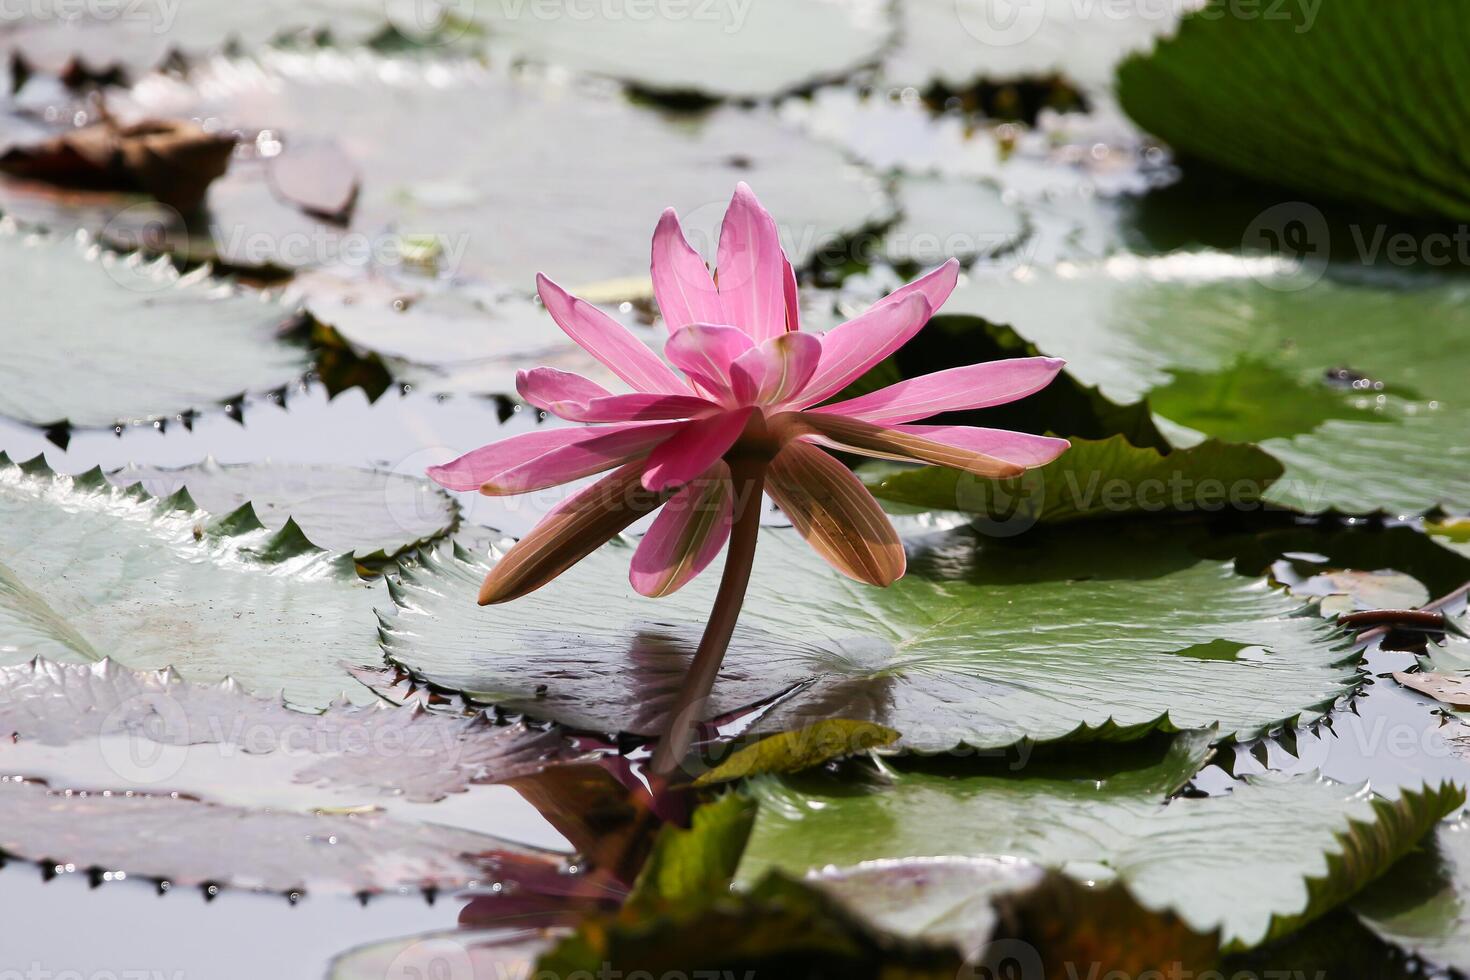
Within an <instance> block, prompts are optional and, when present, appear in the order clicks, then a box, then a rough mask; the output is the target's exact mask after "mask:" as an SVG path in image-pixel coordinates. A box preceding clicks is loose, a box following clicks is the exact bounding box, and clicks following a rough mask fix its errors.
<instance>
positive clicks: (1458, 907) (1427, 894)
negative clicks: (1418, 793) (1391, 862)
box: [1353, 819, 1470, 973]
mask: <svg viewBox="0 0 1470 980" xmlns="http://www.w3.org/2000/svg"><path fill="white" fill-rule="evenodd" d="M1353 910H1354V911H1355V912H1357V914H1358V918H1360V919H1361V920H1362V921H1363V922H1364V924H1366V925H1367V926H1368V928H1370V929H1372V930H1373V931H1374V932H1375V933H1377V934H1378V936H1379V937H1380V938H1382V939H1384V940H1386V941H1388V942H1390V943H1393V944H1394V945H1396V946H1399V947H1400V948H1402V949H1405V950H1408V951H1409V952H1410V953H1413V954H1414V955H1416V956H1420V957H1423V958H1424V959H1425V960H1427V961H1429V962H1430V963H1433V964H1435V965H1437V966H1441V967H1447V968H1449V969H1453V970H1458V971H1460V972H1462V973H1463V972H1466V971H1470V821H1466V820H1464V819H1461V820H1458V821H1456V822H1454V823H1447V824H1444V825H1442V826H1441V827H1440V828H1439V830H1438V831H1437V832H1436V833H1435V835H1434V837H1433V840H1432V843H1431V844H1430V846H1428V847H1426V848H1425V849H1424V850H1423V851H1422V852H1421V853H1419V854H1415V855H1413V856H1412V857H1410V858H1407V859H1405V860H1404V861H1403V862H1402V863H1400V864H1399V865H1398V867H1396V868H1394V870H1393V871H1391V872H1390V873H1389V874H1388V875H1386V876H1385V877H1384V878H1383V880H1382V883H1381V886H1380V887H1378V888H1375V889H1373V890H1372V891H1370V892H1368V893H1366V894H1364V895H1363V896H1362V897H1360V898H1359V899H1358V900H1357V901H1355V902H1354V903H1353Z"/></svg>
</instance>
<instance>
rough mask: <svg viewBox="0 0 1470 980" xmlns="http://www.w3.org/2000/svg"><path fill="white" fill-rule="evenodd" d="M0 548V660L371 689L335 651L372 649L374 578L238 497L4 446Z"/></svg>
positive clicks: (365, 654)
mask: <svg viewBox="0 0 1470 980" xmlns="http://www.w3.org/2000/svg"><path fill="white" fill-rule="evenodd" d="M0 555H3V556H4V557H3V560H0V633H3V634H4V635H5V637H6V640H5V643H4V645H3V646H0V665H3V664H16V663H21V662H23V661H26V660H30V659H32V658H34V657H37V656H42V657H47V658H49V659H52V660H57V661H62V662H66V663H89V662H96V661H99V660H102V659H103V658H104V657H106V658H111V659H112V660H115V661H117V662H119V663H121V664H123V665H125V666H128V667H132V668H135V669H158V668H163V667H174V668H176V669H177V670H178V671H179V672H180V673H181V674H182V675H184V676H185V677H187V678H189V679H191V680H201V681H218V680H221V679H223V678H225V677H233V678H235V679H236V680H238V681H239V682H240V683H241V684H243V685H244V686H245V687H246V688H247V689H248V690H251V691H255V692H268V693H271V694H274V693H276V692H280V691H282V690H284V693H285V697H286V700H287V702H289V703H290V704H291V705H293V706H297V707H302V708H321V707H324V706H326V705H327V704H329V703H331V702H332V701H334V700H336V699H337V698H338V697H340V696H341V695H342V693H343V692H344V691H347V692H349V694H350V696H351V697H352V698H353V699H354V700H356V701H359V702H362V703H367V702H369V701H371V700H373V695H372V693H371V692H370V691H368V690H367V689H366V688H365V687H363V686H362V685H361V684H359V683H358V682H357V681H356V680H354V679H353V678H352V676H351V675H350V674H349V673H348V672H347V671H346V670H345V669H344V667H343V666H342V664H343V663H344V662H346V663H349V664H359V663H370V662H373V661H375V660H377V659H378V655H377V651H376V626H375V622H374V617H373V609H374V606H375V604H376V603H377V602H378V601H380V600H381V598H382V596H383V593H382V591H381V586H380V585H374V584H371V583H368V582H365V581H363V580H362V579H360V578H359V577H358V575H357V571H356V566H355V563H354V562H353V561H352V558H351V556H350V555H341V556H332V555H330V554H327V553H326V552H322V551H319V550H317V549H316V548H314V547H312V546H311V545H310V544H309V543H308V542H306V541H305V539H304V538H302V536H301V533H300V531H299V529H297V528H296V526H295V525H294V524H292V523H288V524H287V525H286V526H285V527H284V528H282V530H281V531H279V532H275V533H272V532H270V531H268V530H266V529H265V528H263V527H261V525H260V523H259V522H258V521H257V520H255V517H254V514H253V512H251V511H250V510H249V509H248V508H245V509H242V510H240V511H236V512H234V513H232V514H229V515H225V516H224V517H219V518H215V517H212V516H211V515H208V514H205V513H203V512H201V511H198V510H196V509H195V508H194V506H193V504H192V502H191V501H187V500H180V499H178V498H171V499H168V500H159V499H156V498H150V497H148V496H147V495H146V494H144V493H143V492H142V491H140V490H137V489H133V490H122V489H119V488H117V487H114V486H113V485H112V484H110V483H108V482H107V480H106V479H105V478H104V477H103V476H102V474H101V473H100V472H99V471H96V470H94V471H92V472H91V473H88V474H85V475H83V476H77V477H65V476H58V475H56V474H54V473H52V472H51V471H50V470H48V469H47V468H46V467H45V464H44V462H42V461H41V460H39V459H37V460H35V461H32V462H31V463H27V464H24V465H16V464H14V463H12V462H10V461H9V460H8V459H6V458H5V457H4V456H3V455H0Z"/></svg>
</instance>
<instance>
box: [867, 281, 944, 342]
mask: <svg viewBox="0 0 1470 980" xmlns="http://www.w3.org/2000/svg"><path fill="white" fill-rule="evenodd" d="M959 278H960V260H959V259H949V260H947V261H946V262H945V263H944V264H943V265H941V266H940V267H939V268H937V269H930V270H929V271H928V272H926V273H924V274H923V275H922V276H920V277H919V278H917V279H915V280H914V281H913V282H910V283H905V284H904V285H902V286H900V287H899V288H897V289H895V290H894V291H893V292H891V293H889V294H888V295H887V296H884V297H883V298H882V299H880V300H879V301H878V302H876V303H874V304H873V305H872V307H870V308H869V309H868V311H867V312H869V313H871V312H872V311H873V310H875V309H879V308H881V307H884V306H894V305H896V304H898V303H902V302H903V301H904V300H905V299H907V298H908V297H910V296H913V295H914V294H915V293H917V294H919V295H920V296H923V297H924V298H925V299H927V300H928V301H929V308H930V309H932V310H933V311H934V312H935V313H938V312H939V308H940V307H941V306H943V305H944V304H945V302H946V301H947V300H948V299H949V294H950V293H952V292H954V287H955V283H957V282H958V281H959ZM895 349H897V348H895Z"/></svg>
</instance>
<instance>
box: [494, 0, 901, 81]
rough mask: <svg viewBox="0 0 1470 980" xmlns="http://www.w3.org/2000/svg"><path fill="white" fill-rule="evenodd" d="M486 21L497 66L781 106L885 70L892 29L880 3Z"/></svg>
mask: <svg viewBox="0 0 1470 980" xmlns="http://www.w3.org/2000/svg"><path fill="white" fill-rule="evenodd" d="M485 7H486V9H485V10H484V11H483V12H481V13H480V14H479V16H480V18H481V19H482V20H483V21H484V22H485V26H486V32H487V34H488V35H489V37H488V39H487V43H488V47H489V51H490V54H491V56H492V57H498V58H503V59H511V58H518V59H524V60H528V61H536V62H542V63H548V64H554V65H559V66H563V67H567V68H571V69H574V70H577V71H585V72H591V73H594V74H598V75H606V76H609V77H612V78H616V79H620V80H622V81H626V82H629V83H631V84H632V85H634V86H635V87H636V88H638V89H640V90H643V91H647V92H655V93H662V94H664V95H670V96H696V97H697V96H703V97H706V98H731V97H746V98H749V97H762V96H773V95H778V94H781V93H783V92H789V91H792V90H794V89H804V88H808V87H810V86H812V85H814V84H817V83H819V82H823V81H828V80H835V79H840V78H842V77H843V76H845V75H848V74H850V73H851V72H852V71H854V70H855V69H857V68H859V67H862V66H863V65H866V64H870V63H873V62H876V61H877V59H878V56H879V55H880V54H881V52H882V51H883V48H884V46H885V45H886V44H887V43H888V41H889V40H890V36H891V34H892V31H893V25H892V24H891V22H890V15H889V12H888V9H887V7H886V5H885V4H884V3H882V2H881V0H845V2H842V3H833V2H831V0H784V2H782V3H778V4H760V3H756V4H712V3H689V4H684V5H679V6H678V7H677V9H675V8H674V7H670V8H669V9H668V10H667V11H655V10H654V9H653V7H652V6H649V7H647V8H644V11H645V12H644V13H640V12H639V10H638V9H637V8H636V7H629V6H626V5H622V4H618V5H611V4H589V5H586V6H584V7H582V8H580V9H574V8H568V9H566V10H559V11H557V15H556V16H551V17H548V16H546V15H545V14H544V13H541V12H538V11H537V10H536V8H535V7H534V5H527V4H515V3H492V4H487V5H485Z"/></svg>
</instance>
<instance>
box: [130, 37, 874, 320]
mask: <svg viewBox="0 0 1470 980" xmlns="http://www.w3.org/2000/svg"><path fill="white" fill-rule="evenodd" d="M131 98H132V105H131V106H130V111H132V112H135V113H146V114H153V115H157V114H167V115H183V116H200V117H211V118H215V119H218V120H220V122H221V123H222V124H223V125H225V126H228V127H238V128H241V129H244V130H246V131H247V132H248V131H258V130H268V131H269V138H263V139H261V140H257V141H256V146H257V149H259V150H260V151H261V152H260V153H259V155H258V158H257V159H254V160H243V161H237V165H235V166H232V167H231V170H230V172H229V174H227V175H226V176H225V177H224V178H223V179H222V180H220V181H217V182H216V183H215V184H214V185H213V186H212V187H211V189H210V195H209V199H208V207H209V210H210V234H211V235H212V236H213V238H214V240H215V245H216V248H217V249H218V250H219V251H220V254H221V255H222V257H224V258H228V259H229V260H230V261H232V262H238V263H242V264H249V265H260V264H274V265H280V266H283V267H286V268H301V267H306V266H313V265H331V264H336V263H346V264H350V265H354V266H357V267H373V268H382V269H386V270H388V271H401V270H403V269H404V268H407V267H426V268H429V269H432V270H433V271H436V272H438V273H439V274H443V275H447V276H456V277H461V278H475V277H479V278H484V279H486V280H487V281H490V282H492V283H495V284H497V285H501V286H508V287H511V288H514V289H516V290H520V291H522V292H524V293H527V294H529V293H530V291H531V288H532V284H533V282H534V280H535V276H536V273H538V272H541V271H549V272H551V273H554V274H555V276H556V278H557V280H558V281H559V282H561V283H562V284H563V285H565V286H567V287H568V288H572V287H576V286H578V285H581V284H586V283H595V282H603V281H606V280H612V279H618V278H622V277H627V276H646V275H647V270H648V261H649V259H648V256H649V244H648V243H649V240H650V236H651V234H652V231H653V224H654V222H655V221H656V219H657V217H658V214H659V212H660V211H661V210H662V209H663V208H665V207H668V206H674V207H677V208H678V209H679V212H680V215H681V217H682V218H683V220H684V223H685V230H686V232H687V233H688V235H689V236H690V239H691V242H693V243H694V244H695V246H696V247H697V248H700V249H702V250H703V251H705V252H707V253H708V254H710V255H713V254H714V251H715V249H714V245H715V242H716V241H717V239H718V229H719V223H720V220H721V218H722V216H723V214H724V210H725V206H726V204H727V202H728V200H729V197H730V193H731V190H732V188H733V187H734V185H735V184H736V182H737V181H740V180H745V181H748V182H749V183H750V184H751V186H752V187H754V188H755V190H756V193H758V194H759V195H760V196H761V200H762V202H763V203H764V204H765V205H766V206H767V207H768V208H769V209H770V210H771V212H772V213H773V214H775V215H778V216H779V220H780V221H781V222H782V228H783V230H784V235H785V242H786V245H787V247H788V248H789V249H790V251H791V253H792V254H791V257H792V260H793V261H794V262H797V263H798V264H800V263H802V262H805V261H806V260H807V259H809V258H810V257H811V256H812V255H813V254H814V253H815V251H816V249H817V248H819V247H820V246H822V245H823V244H824V243H825V242H826V241H827V240H828V239H829V238H831V237H833V236H837V235H840V234H842V233H846V232H853V231H857V230H859V229H861V228H864V227H867V226H869V225H875V224H881V223H883V222H884V221H886V220H888V219H889V218H890V217H891V216H892V213H893V206H892V203H891V202H890V201H889V200H888V198H887V196H886V195H885V193H884V192H883V191H882V189H881V188H880V187H878V186H877V184H876V182H875V181H874V180H873V179H872V176H871V175H870V174H867V173H864V172H862V170H861V169H860V168H855V167H853V166H852V165H851V164H850V163H849V162H848V161H847V159H846V158H845V157H844V155H843V154H842V153H841V151H839V150H838V149H836V148H833V147H829V146H825V145H823V144H821V143H818V142H816V141H814V140H811V139H809V138H807V137H805V136H803V135H802V134H801V133H799V132H797V131H796V130H794V129H793V128H791V127H788V126H785V125H783V124H782V123H781V122H780V121H779V120H778V119H776V118H774V117H773V116H772V115H771V114H769V113H765V112H760V111H755V110H747V109H741V108H734V107H730V108H721V109H717V110H715V111H713V112H710V113H708V114H704V115H701V116H699V117H696V118H671V117H669V116H668V115H666V114H664V113H660V112H657V111H654V110H652V109H648V108H645V107H642V106H639V105H635V104H632V103H630V102H628V101H627V100H625V99H623V98H621V96H619V95H617V94H615V93H613V94H609V93H601V94H599V93H596V92H588V91H586V90H585V88H584V87H578V86H575V85H573V84H571V83H559V82H556V81H553V80H548V79H540V78H533V77H528V76H526V75H524V74H516V73H511V72H508V71H494V70H491V69H488V68H486V67H484V66H483V65H481V64H479V63H477V62H474V61H468V60H449V61H444V60H433V61H425V60H419V59H411V58H385V57H380V56H374V55H370V54H366V53H351V54H349V53H343V52H340V51H332V50H312V51H274V50H273V51H266V52H262V53H261V54H260V55H259V56H258V58H257V59H255V60H241V61H216V62H212V63H211V64H210V65H209V66H207V67H204V68H202V69H201V70H199V71H197V72H194V73H192V74H191V75H190V77H189V79H188V80H183V79H173V78H170V77H165V76H161V75H159V76H151V77H150V78H148V79H146V80H145V81H144V82H143V83H140V84H139V85H138V86H137V87H135V89H134V90H133V92H132V97H131ZM466 106H473V107H475V113H476V114H477V115H478V116H483V117H484V118H493V119H495V120H496V123H495V125H494V126H491V127H488V128H487V127H482V126H474V125H466V117H465V107H466ZM383 133H412V134H413V139H383V138H382V134H383ZM526 134H534V138H528V137H527V135H526ZM328 138H330V139H331V140H333V141H334V142H335V143H336V144H337V146H338V147H340V148H341V150H342V152H343V153H344V154H345V155H346V157H347V158H348V159H350V160H351V161H352V162H353V163H354V164H355V165H356V166H357V168H358V171H359V173H360V176H361V192H360V194H359V196H358V200H357V205H356V209H355V210H354V212H353V216H352V219H351V222H350V224H349V226H348V227H347V228H345V229H344V228H341V227H338V226H334V225H331V224H326V223H322V222H314V221H312V220H310V219H306V218H305V216H304V215H302V213H301V212H300V211H298V210H296V209H294V208H292V207H291V206H289V205H288V204H285V203H282V202H280V201H274V200H273V199H272V197H271V191H270V186H269V184H270V181H269V170H270V168H271V166H272V164H271V160H272V159H274V157H273V156H271V154H274V155H275V156H282V155H289V154H290V153H291V147H292V144H293V141H298V142H310V141H312V140H321V139H328ZM577 145H585V146H594V145H595V146H598V147H601V150H600V151H599V152H597V153H569V152H566V148H567V147H569V146H577ZM531 186H535V187H545V188H555V192H556V193H555V200H554V201H553V200H551V199H548V198H546V197H544V196H540V195H528V194H527V193H526V192H525V189H526V188H527V187H531Z"/></svg>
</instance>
